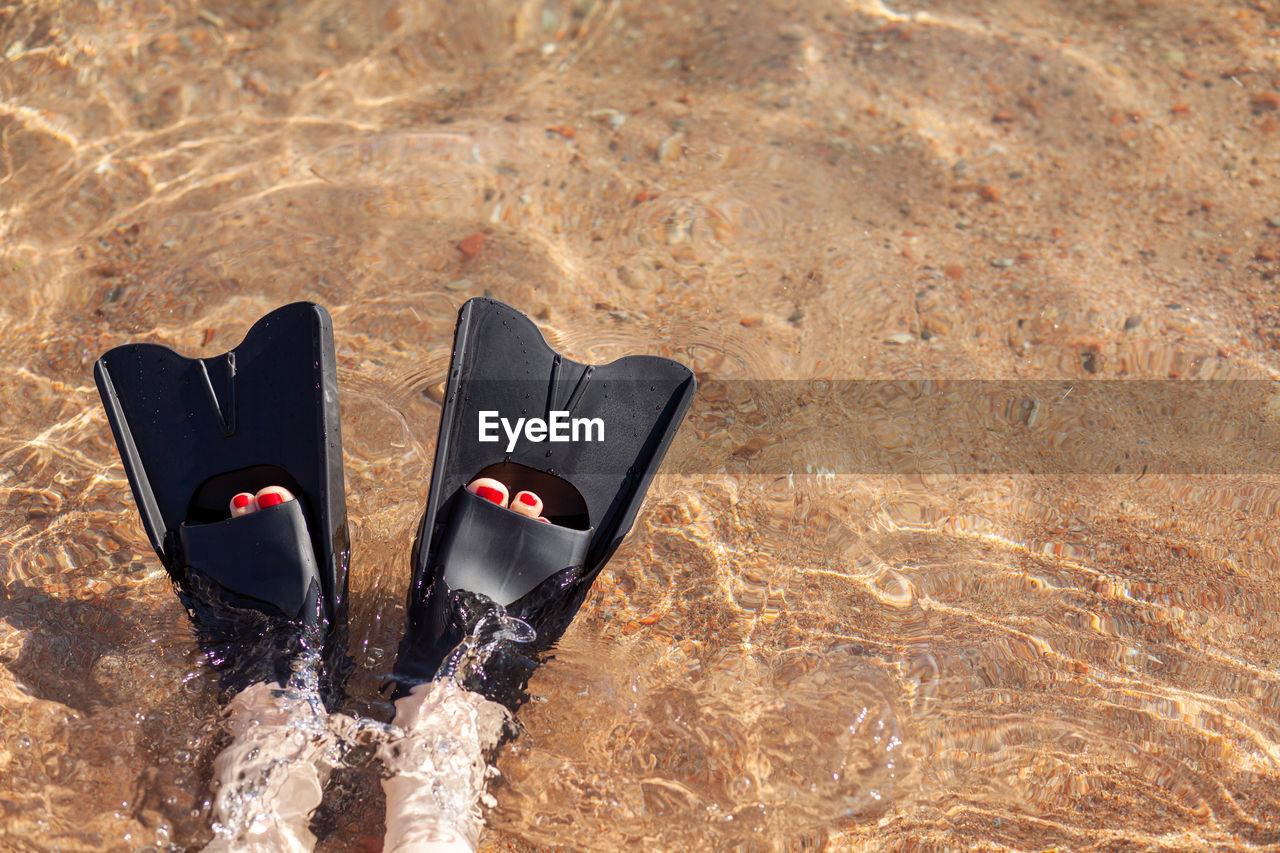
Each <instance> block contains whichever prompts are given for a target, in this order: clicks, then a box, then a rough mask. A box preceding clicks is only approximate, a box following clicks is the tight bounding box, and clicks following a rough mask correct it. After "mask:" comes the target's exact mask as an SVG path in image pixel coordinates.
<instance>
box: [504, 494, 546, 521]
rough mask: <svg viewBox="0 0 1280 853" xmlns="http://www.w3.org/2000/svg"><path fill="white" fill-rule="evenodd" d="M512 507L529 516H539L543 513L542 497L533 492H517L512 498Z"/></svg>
mask: <svg viewBox="0 0 1280 853" xmlns="http://www.w3.org/2000/svg"><path fill="white" fill-rule="evenodd" d="M511 509H512V510H513V511H515V512H518V513H520V514H521V515H527V516H529V518H537V517H538V516H540V515H542V498H540V497H538V496H537V495H536V494H534V493H533V492H516V496H515V497H514V498H512V499H511Z"/></svg>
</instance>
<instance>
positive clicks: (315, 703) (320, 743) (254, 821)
mask: <svg viewBox="0 0 1280 853" xmlns="http://www.w3.org/2000/svg"><path fill="white" fill-rule="evenodd" d="M227 710H228V713H229V715H230V716H229V717H228V720H227V727H228V729H229V730H230V732H231V736H232V741H231V745H230V746H228V747H227V748H226V749H224V750H223V751H222V752H221V753H220V754H219V755H218V757H217V758H216V759H214V763H213V768H214V776H215V783H214V784H215V788H216V794H215V797H214V803H213V829H214V832H215V833H216V835H217V837H216V838H215V839H214V840H213V841H212V842H210V844H209V845H208V846H206V847H205V848H204V850H205V853H232V851H236V853H259V851H260V853H308V851H310V850H312V849H313V848H314V847H315V843H316V837H315V836H314V835H313V834H312V833H311V830H310V829H309V828H308V824H309V823H310V820H311V813H312V812H313V811H315V809H316V807H317V806H319V805H320V800H321V796H322V792H323V790H324V783H325V782H326V781H327V779H328V774H329V768H328V766H327V765H326V764H325V763H324V762H323V760H322V759H323V757H324V752H325V748H326V745H327V744H326V732H325V729H326V722H325V714H324V710H323V706H322V705H321V704H320V702H319V700H318V698H317V697H313V696H307V695H305V694H299V693H298V692H296V691H291V690H282V689H281V688H279V687H277V686H276V685H274V684H264V683H260V684H254V685H252V686H250V687H247V688H245V689H244V690H242V691H240V693H238V694H236V696H235V697H234V698H233V699H232V700H231V702H230V703H229V704H228V706H227Z"/></svg>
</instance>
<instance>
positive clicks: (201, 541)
mask: <svg viewBox="0 0 1280 853" xmlns="http://www.w3.org/2000/svg"><path fill="white" fill-rule="evenodd" d="M94 375H95V378H96V379H97V383H98V391H99V393H100V394H101V396H102V403H103V405H104V406H105V408H106V411H107V418H108V420H110V422H111V429H112V432H113V433H114V434H115V439H116V445H117V447H118V448H119V450H120V458H121V461H122V462H123V463H124V469H125V472H126V473H127V474H128V476H129V483H130V485H131V486H132V489H133V496H134V500H135V501H136V502H137V506H138V512H139V513H140V514H141V516H142V524H143V526H144V527H145V528H146V531H147V535H148V536H149V537H150V539H151V544H152V545H153V546H154V547H155V549H156V553H157V554H159V556H160V560H161V561H162V562H163V563H164V566H165V568H166V569H167V570H168V571H169V575H170V577H172V579H173V581H174V583H175V584H176V585H177V588H178V592H179V596H180V598H181V599H182V601H183V603H184V604H185V605H186V607H187V609H188V612H189V613H190V614H191V616H192V620H193V621H194V622H195V624H196V627H197V630H198V633H199V634H200V636H201V641H202V644H203V645H204V646H205V648H206V651H207V652H208V653H209V654H210V657H211V659H213V660H214V663H215V665H216V666H218V667H219V668H220V669H222V670H223V684H224V687H227V688H228V689H239V688H242V687H244V686H247V684H248V683H252V682H253V681H258V680H272V679H274V680H276V681H278V682H279V683H280V684H282V685H284V684H287V683H288V682H289V679H290V678H291V677H292V676H291V669H290V668H291V666H292V660H291V658H292V657H294V656H296V655H297V654H298V653H300V652H302V651H304V648H303V647H307V648H311V647H312V646H314V645H315V644H323V645H324V647H325V650H326V652H327V654H326V660H327V663H328V667H327V668H326V674H327V680H326V683H323V684H322V685H321V687H322V688H323V689H325V690H326V693H328V694H329V695H333V694H334V693H335V692H336V690H337V689H338V688H339V687H340V683H341V681H342V679H343V678H344V677H345V672H346V671H348V670H349V668H350V666H349V663H348V662H347V661H346V659H345V655H344V652H343V650H342V647H343V644H344V642H345V636H344V635H345V630H346V607H347V563H348V558H349V552H350V545H349V539H348V534H347V517H346V501H345V493H344V489H343V471H342V437H341V433H340V422H339V413H338V389H337V377H336V361H335V356H334V348H333V323H332V321H331V320H330V318H329V313H328V312H327V311H325V309H324V308H322V307H320V306H319V305H315V304H312V303H307V302H297V303H294V304H292V305H286V306H285V307H283V308H280V309H277V310H275V311H272V312H271V313H270V314H268V315H267V316H265V317H263V318H262V319H261V320H259V321H258V322H257V323H255V324H254V326H253V328H251V329H250V330H249V332H248V334H247V335H245V338H244V340H243V341H242V342H241V343H240V345H239V346H237V347H236V348H235V349H233V350H231V351H230V352H228V353H224V354H222V355H219V356H213V357H210V358H194V359H193V358H186V357H184V356H182V355H179V354H178V353H176V352H174V351H173V350H171V349H169V348H168V347H165V346H160V345H157V344H127V345H125V346H120V347H116V348H115V349H113V350H111V351H110V352H108V353H106V354H105V355H104V356H102V358H100V359H99V360H98V362H97V365H96V366H95V368H94ZM268 485H278V486H283V487H285V488H287V489H289V490H290V491H291V492H293V494H294V495H295V496H296V497H297V500H294V501H286V502H284V503H281V504H278V505H276V506H273V507H269V508H265V509H262V510H259V511H258V512H254V513H251V514H249V515H245V516H241V517H239V518H231V515H230V510H229V504H230V500H231V498H232V496H234V495H235V494H236V493H238V492H255V491H257V490H258V489H260V488H262V487H263V486H268ZM246 617H247V618H246ZM312 651H319V650H318V649H314V648H313V649H312Z"/></svg>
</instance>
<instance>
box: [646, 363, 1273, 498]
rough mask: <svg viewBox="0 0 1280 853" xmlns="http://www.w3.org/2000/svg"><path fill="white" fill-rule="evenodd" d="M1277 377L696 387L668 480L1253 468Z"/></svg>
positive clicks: (1265, 447) (1268, 438)
mask: <svg viewBox="0 0 1280 853" xmlns="http://www.w3.org/2000/svg"><path fill="white" fill-rule="evenodd" d="M1278 470H1280V382H1274V381H1267V380H1231V381H1185V380H1184V381H1108V380H1090V381H1021V380H1007V381H1004V380H1001V381H994V380H992V381H988V380H942V381H939V380H929V381H926V380H912V381H880V380H858V381H853V380H848V381H820V380H813V381H715V380H708V381H703V382H702V383H700V384H699V386H698V393H697V396H696V397H695V399H694V403H693V406H692V407H691V408H690V410H689V414H688V417H687V419H686V421H685V424H684V427H683V428H682V429H681V431H680V434H679V435H678V436H677V438H676V441H675V443H674V444H673V445H672V447H671V451H670V453H669V455H668V457H667V461H666V463H665V464H664V465H663V467H662V471H663V472H665V473H671V474H688V475H698V474H719V473H740V474H761V475H787V474H796V475H802V474H961V475H964V474H975V475H976V474H1037V475H1042V474H1043V475H1055V474H1056V475H1062V474H1090V475H1098V474H1124V475H1142V474H1263V473H1274V472H1277V471H1278Z"/></svg>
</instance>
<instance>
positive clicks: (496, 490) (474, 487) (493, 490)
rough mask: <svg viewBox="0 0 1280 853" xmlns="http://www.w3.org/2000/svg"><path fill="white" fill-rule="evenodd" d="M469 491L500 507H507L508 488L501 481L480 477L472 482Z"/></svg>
mask: <svg viewBox="0 0 1280 853" xmlns="http://www.w3.org/2000/svg"><path fill="white" fill-rule="evenodd" d="M467 491H468V492H471V494H473V495H477V496H478V497H482V498H484V499H485V500H487V501H492V502H493V503H496V504H497V505H498V506H506V505H507V487H506V486H504V485H503V484H502V482H501V481H499V480H495V479H493V478H492V477H478V478H476V479H475V480H472V481H471V484H470V485H468V486H467Z"/></svg>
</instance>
